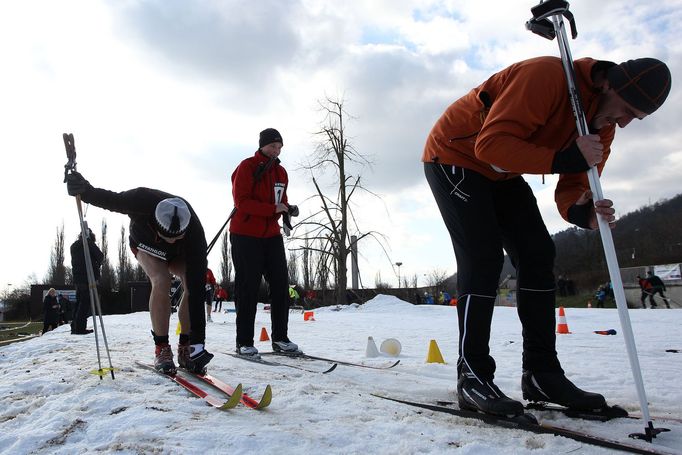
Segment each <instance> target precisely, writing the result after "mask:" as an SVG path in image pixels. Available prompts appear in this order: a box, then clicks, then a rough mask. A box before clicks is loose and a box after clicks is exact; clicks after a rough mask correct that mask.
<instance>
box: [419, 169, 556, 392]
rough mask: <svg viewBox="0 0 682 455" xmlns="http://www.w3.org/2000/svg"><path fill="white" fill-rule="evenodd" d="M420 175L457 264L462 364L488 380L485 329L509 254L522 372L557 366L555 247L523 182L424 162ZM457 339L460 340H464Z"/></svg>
mask: <svg viewBox="0 0 682 455" xmlns="http://www.w3.org/2000/svg"><path fill="white" fill-rule="evenodd" d="M424 172H425V175H426V179H427V181H428V183H429V186H430V187H431V191H432V192H433V195H434V197H435V200H436V203H437V205H438V208H439V210H440V212H441V215H442V216H443V220H444V221H445V225H446V227H447V229H448V232H449V234H450V238H451V240H452V245H453V248H454V250H455V256H456V259H457V291H458V302H462V301H463V299H464V300H467V299H468V303H467V302H464V305H461V306H460V304H459V303H458V306H457V310H458V319H459V326H460V327H459V329H460V363H461V362H462V361H466V362H467V364H468V365H469V367H470V368H471V369H472V371H474V373H475V374H477V375H478V376H480V377H483V378H486V379H489V378H492V377H493V375H494V371H495V362H494V360H493V359H492V357H490V355H489V341H490V340H489V339H490V324H491V322H492V310H493V306H494V301H495V296H496V294H497V287H498V283H499V280H500V273H501V271H502V265H503V260H504V254H503V248H504V249H505V250H506V251H507V253H508V255H509V257H510V259H511V260H512V263H513V264H514V266H515V267H516V270H517V286H518V289H519V292H518V293H517V307H518V313H519V318H520V319H521V323H522V325H523V337H524V343H523V344H524V356H523V359H524V364H523V367H524V369H531V370H533V369H552V370H553V371H556V370H557V369H560V366H559V362H558V360H556V351H555V335H554V329H555V326H554V322H555V317H554V305H555V296H554V293H555V287H556V285H555V282H554V274H553V267H554V255H555V252H554V243H553V241H552V239H551V237H550V236H549V233H548V232H547V228H546V227H545V224H544V222H543V221H542V217H541V215H540V212H539V210H538V208H537V202H536V200H535V196H533V192H532V190H531V189H530V187H529V186H528V184H527V183H526V182H525V181H524V180H523V178H522V177H515V178H511V179H509V180H501V181H492V180H489V179H487V178H485V177H484V176H482V175H481V174H478V173H477V172H474V171H471V170H469V169H465V168H461V167H455V166H451V165H441V164H435V163H425V164H424ZM463 335H466V336H465V337H463Z"/></svg>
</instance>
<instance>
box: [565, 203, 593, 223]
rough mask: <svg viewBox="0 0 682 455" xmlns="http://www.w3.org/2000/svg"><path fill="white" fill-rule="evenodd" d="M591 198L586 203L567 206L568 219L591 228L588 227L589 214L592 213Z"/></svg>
mask: <svg viewBox="0 0 682 455" xmlns="http://www.w3.org/2000/svg"><path fill="white" fill-rule="evenodd" d="M592 205H593V202H592V199H590V200H589V201H588V202H587V204H582V205H577V204H573V205H572V206H570V207H569V208H568V221H569V222H570V223H572V224H575V225H576V226H578V227H581V228H583V229H592V228H591V227H590V216H591V215H592Z"/></svg>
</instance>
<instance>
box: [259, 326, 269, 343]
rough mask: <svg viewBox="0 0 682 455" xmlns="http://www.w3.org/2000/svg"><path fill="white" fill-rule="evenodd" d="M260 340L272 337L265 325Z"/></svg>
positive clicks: (267, 339)
mask: <svg viewBox="0 0 682 455" xmlns="http://www.w3.org/2000/svg"><path fill="white" fill-rule="evenodd" d="M260 340H261V341H270V337H269V336H268V331H267V330H265V327H263V328H262V329H261V330H260Z"/></svg>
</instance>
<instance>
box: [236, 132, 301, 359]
mask: <svg viewBox="0 0 682 455" xmlns="http://www.w3.org/2000/svg"><path fill="white" fill-rule="evenodd" d="M283 145H284V141H283V140H282V136H281V135H280V134H279V132H278V131H277V130H275V129H273V128H268V129H266V130H263V131H261V133H260V139H259V144H258V150H257V151H256V153H255V154H254V156H253V157H251V158H247V159H245V160H244V161H242V162H241V163H240V164H239V166H238V167H237V169H235V171H234V172H233V173H232V196H233V198H234V205H235V208H236V212H235V214H234V216H233V217H232V221H231V222H230V243H231V244H232V262H233V264H234V271H235V288H234V301H235V308H236V309H237V353H238V354H239V355H244V356H254V357H257V356H258V350H257V349H256V348H255V347H254V346H253V337H254V323H255V319H256V305H257V302H258V288H259V286H260V283H261V279H262V277H265V280H266V281H267V282H268V284H269V287H270V298H271V306H270V308H271V310H270V317H271V321H272V348H273V349H274V350H275V351H285V352H289V353H300V352H301V351H299V349H298V346H297V345H296V344H295V343H292V342H291V340H289V337H288V324H289V276H288V275H289V273H288V270H287V262H286V256H285V254H284V241H283V239H282V234H281V233H280V226H279V223H278V220H279V218H280V217H283V223H284V225H285V229H287V228H288V229H290V228H291V226H290V224H289V216H297V215H298V208H297V207H296V206H295V205H289V203H288V199H287V193H286V190H287V186H288V183H289V179H288V176H287V172H286V170H285V169H284V167H282V165H281V164H280V161H279V159H278V158H277V157H278V156H279V154H280V153H281V150H282V147H283Z"/></svg>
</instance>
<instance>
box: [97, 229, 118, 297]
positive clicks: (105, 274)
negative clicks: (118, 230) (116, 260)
mask: <svg viewBox="0 0 682 455" xmlns="http://www.w3.org/2000/svg"><path fill="white" fill-rule="evenodd" d="M100 245H102V255H103V256H104V258H103V259H102V272H101V274H100V279H99V283H100V285H101V286H102V289H106V290H108V291H110V290H112V289H113V288H114V281H115V278H114V270H113V269H112V267H111V262H110V261H109V240H108V239H107V221H106V220H105V219H102V236H101V238H100Z"/></svg>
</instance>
